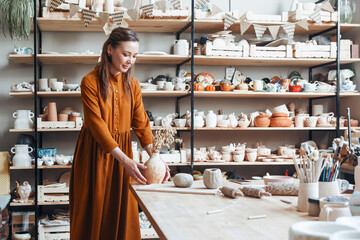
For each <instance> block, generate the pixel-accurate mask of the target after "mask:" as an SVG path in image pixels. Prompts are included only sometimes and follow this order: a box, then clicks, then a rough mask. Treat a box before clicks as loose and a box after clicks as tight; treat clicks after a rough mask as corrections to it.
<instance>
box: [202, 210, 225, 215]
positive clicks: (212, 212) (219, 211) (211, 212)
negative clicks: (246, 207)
mask: <svg viewBox="0 0 360 240" xmlns="http://www.w3.org/2000/svg"><path fill="white" fill-rule="evenodd" d="M223 211H224V210H223V209H218V210H211V211H207V213H206V214H207V215H211V214H216V213H222V212H223Z"/></svg>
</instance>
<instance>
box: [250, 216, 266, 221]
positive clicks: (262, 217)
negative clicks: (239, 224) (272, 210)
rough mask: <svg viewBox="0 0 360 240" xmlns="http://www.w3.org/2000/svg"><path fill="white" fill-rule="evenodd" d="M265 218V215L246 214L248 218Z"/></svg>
mask: <svg viewBox="0 0 360 240" xmlns="http://www.w3.org/2000/svg"><path fill="white" fill-rule="evenodd" d="M260 218H266V215H255V216H248V220H254V219H260Z"/></svg>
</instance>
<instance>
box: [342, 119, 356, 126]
mask: <svg viewBox="0 0 360 240" xmlns="http://www.w3.org/2000/svg"><path fill="white" fill-rule="evenodd" d="M344 126H345V127H347V126H348V120H345V122H344ZM350 126H351V127H357V126H359V121H358V120H354V119H351V120H350Z"/></svg>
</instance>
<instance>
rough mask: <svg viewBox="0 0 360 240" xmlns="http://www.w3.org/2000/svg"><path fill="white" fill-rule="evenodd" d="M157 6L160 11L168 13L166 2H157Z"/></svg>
mask: <svg viewBox="0 0 360 240" xmlns="http://www.w3.org/2000/svg"><path fill="white" fill-rule="evenodd" d="M155 6H156V7H157V8H158V9H160V10H161V11H162V12H166V2H165V1H164V0H161V1H157V2H156V3H155Z"/></svg>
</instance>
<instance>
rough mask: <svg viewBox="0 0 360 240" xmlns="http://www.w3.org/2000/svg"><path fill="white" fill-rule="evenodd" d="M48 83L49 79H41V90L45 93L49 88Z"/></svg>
mask: <svg viewBox="0 0 360 240" xmlns="http://www.w3.org/2000/svg"><path fill="white" fill-rule="evenodd" d="M48 82H49V80H48V79H47V78H39V90H40V91H45V90H46V89H47V88H49V85H48Z"/></svg>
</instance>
